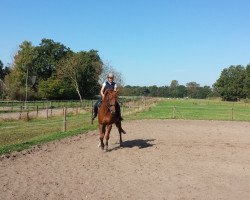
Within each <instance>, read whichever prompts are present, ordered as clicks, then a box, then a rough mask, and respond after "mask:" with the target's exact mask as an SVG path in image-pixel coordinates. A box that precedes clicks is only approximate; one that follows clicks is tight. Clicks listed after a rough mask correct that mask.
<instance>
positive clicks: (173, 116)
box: [172, 106, 175, 119]
mask: <svg viewBox="0 0 250 200" xmlns="http://www.w3.org/2000/svg"><path fill="white" fill-rule="evenodd" d="M172 118H173V119H175V106H174V107H173V115H172Z"/></svg>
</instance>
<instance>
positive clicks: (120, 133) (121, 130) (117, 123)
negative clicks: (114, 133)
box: [115, 121, 126, 147]
mask: <svg viewBox="0 0 250 200" xmlns="http://www.w3.org/2000/svg"><path fill="white" fill-rule="evenodd" d="M115 125H116V127H117V128H118V132H119V137H120V147H122V146H123V145H122V133H124V134H126V132H125V131H124V130H123V129H122V124H121V121H117V122H116V123H115Z"/></svg>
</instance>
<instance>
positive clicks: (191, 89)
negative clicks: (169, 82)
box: [186, 81, 200, 98]
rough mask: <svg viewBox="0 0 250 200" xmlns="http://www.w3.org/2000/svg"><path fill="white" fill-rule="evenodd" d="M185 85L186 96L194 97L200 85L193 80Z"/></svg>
mask: <svg viewBox="0 0 250 200" xmlns="http://www.w3.org/2000/svg"><path fill="white" fill-rule="evenodd" d="M186 87H187V95H188V97H190V98H194V97H195V95H196V93H197V91H198V88H199V87H200V85H199V84H198V83H196V82H194V81H193V82H189V83H187V84H186Z"/></svg>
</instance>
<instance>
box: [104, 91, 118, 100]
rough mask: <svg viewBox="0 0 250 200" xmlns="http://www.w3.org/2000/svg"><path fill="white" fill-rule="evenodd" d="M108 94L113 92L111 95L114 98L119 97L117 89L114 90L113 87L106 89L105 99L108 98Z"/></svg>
mask: <svg viewBox="0 0 250 200" xmlns="http://www.w3.org/2000/svg"><path fill="white" fill-rule="evenodd" d="M108 94H111V97H113V98H117V96H118V95H117V91H115V90H112V89H109V90H105V92H104V101H106V100H107V96H108Z"/></svg>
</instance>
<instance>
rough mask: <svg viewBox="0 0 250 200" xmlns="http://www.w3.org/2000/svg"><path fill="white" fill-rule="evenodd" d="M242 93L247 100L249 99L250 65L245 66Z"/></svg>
mask: <svg viewBox="0 0 250 200" xmlns="http://www.w3.org/2000/svg"><path fill="white" fill-rule="evenodd" d="M244 92H245V94H246V97H247V98H250V64H248V65H247V66H246V78H245V82H244Z"/></svg>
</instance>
